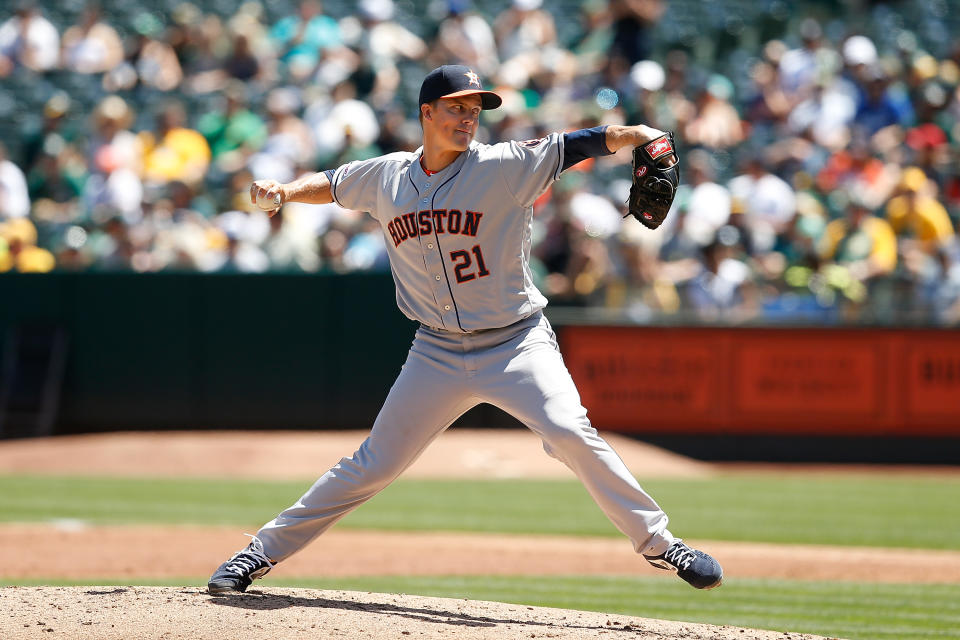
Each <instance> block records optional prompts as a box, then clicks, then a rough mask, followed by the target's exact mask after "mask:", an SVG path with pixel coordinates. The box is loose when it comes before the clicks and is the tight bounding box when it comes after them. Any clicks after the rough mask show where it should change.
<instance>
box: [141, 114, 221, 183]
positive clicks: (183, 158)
mask: <svg viewBox="0 0 960 640" xmlns="http://www.w3.org/2000/svg"><path fill="white" fill-rule="evenodd" d="M144 143H145V144H144V147H145V148H146V153H145V155H144V161H143V168H144V172H145V173H146V178H147V180H149V181H153V182H171V181H173V180H180V181H181V182H185V183H187V184H193V183H195V182H197V181H198V180H202V179H203V176H204V175H205V174H206V173H207V168H208V167H209V166H210V145H208V144H207V141H206V139H205V138H204V137H203V136H202V135H200V133H198V132H197V131H194V130H193V129H185V128H182V127H180V128H176V129H171V130H170V131H168V132H167V133H166V135H164V136H163V138H162V139H161V140H160V141H159V143H155V140H154V139H153V136H151V135H149V134H147V135H146V136H145V140H144Z"/></svg>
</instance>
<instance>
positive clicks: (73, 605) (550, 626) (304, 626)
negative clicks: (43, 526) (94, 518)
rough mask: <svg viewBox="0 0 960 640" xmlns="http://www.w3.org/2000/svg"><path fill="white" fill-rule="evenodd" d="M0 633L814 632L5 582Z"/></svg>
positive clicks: (126, 639) (375, 637) (690, 637)
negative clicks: (17, 585) (26, 584)
mask: <svg viewBox="0 0 960 640" xmlns="http://www.w3.org/2000/svg"><path fill="white" fill-rule="evenodd" d="M0 610H2V611H3V612H4V613H3V620H4V622H3V628H4V633H3V637H4V638H5V639H7V640H14V639H17V640H20V639H33V638H42V639H44V640H49V639H50V638H84V639H85V640H161V639H162V640H223V639H224V638H230V639H232V640H245V639H247V638H249V639H250V640H264V639H265V638H270V639H271V640H293V639H298V640H299V639H301V638H310V639H311V640H316V639H318V638H349V639H351V640H357V639H369V640H385V639H394V638H397V639H400V638H408V637H409V638H411V639H414V638H457V639H458V640H461V639H463V640H475V639H480V638H483V639H487V638H490V639H496V640H514V639H515V640H520V639H521V638H522V639H524V640H527V639H529V638H553V639H560V640H563V639H574V638H575V639H578V640H579V639H584V640H586V639H587V638H589V639H591V640H593V639H595V638H610V639H611V640H612V639H614V638H624V639H630V640H647V639H649V640H654V639H656V640H671V639H674V638H676V639H678V640H679V639H681V638H682V639H683V640H708V639H709V640H727V639H734V638H735V639H736V640H768V639H769V640H788V639H790V640H801V639H803V640H814V639H815V638H816V637H815V636H810V635H801V634H791V633H782V632H773V631H754V630H749V629H748V630H743V629H739V628H734V627H716V626H710V625H705V624H692V623H686V622H668V621H662V620H648V619H645V618H631V617H627V616H619V615H609V614H605V613H592V612H586V611H570V610H566V609H547V608H543V607H528V606H524V605H515V604H502V603H497V602H481V601H473V600H453V599H448V598H424V597H420V596H407V595H390V594H382V593H357V592H350V591H317V590H312V589H277V588H269V589H265V588H255V589H252V590H250V591H248V592H247V593H246V594H233V595H230V596H210V595H208V594H207V593H206V592H205V591H203V590H201V589H198V588H196V587H7V588H2V589H0Z"/></svg>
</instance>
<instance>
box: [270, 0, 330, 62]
mask: <svg viewBox="0 0 960 640" xmlns="http://www.w3.org/2000/svg"><path fill="white" fill-rule="evenodd" d="M270 40H271V41H272V42H273V43H274V47H275V48H276V50H277V51H278V53H279V57H280V60H281V61H282V62H283V63H284V65H286V67H288V68H290V69H291V70H292V73H293V75H294V76H295V77H304V76H305V75H306V74H308V73H309V72H310V71H312V70H313V69H315V68H316V66H317V64H319V62H320V58H321V57H322V56H323V55H324V53H325V52H326V51H327V50H329V49H333V48H335V47H339V46H341V45H342V43H343V39H342V37H341V35H340V25H339V24H338V23H337V21H336V20H334V19H333V18H331V17H330V16H328V15H325V14H324V13H323V4H322V3H321V2H319V0H302V1H301V2H300V5H299V10H298V12H297V14H295V15H289V16H287V17H285V18H281V19H280V20H279V21H278V22H277V23H276V24H274V25H273V27H271V29H270Z"/></svg>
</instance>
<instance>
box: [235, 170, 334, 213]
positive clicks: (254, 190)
mask: <svg viewBox="0 0 960 640" xmlns="http://www.w3.org/2000/svg"><path fill="white" fill-rule="evenodd" d="M332 175H333V172H332V171H321V172H320V173H312V174H310V175H307V176H304V177H302V178H300V179H299V180H294V181H293V182H288V183H286V184H284V183H281V182H277V181H276V180H257V181H256V182H254V183H253V184H251V185H250V202H252V203H254V204H256V205H257V206H259V207H261V208H264V209H265V208H266V207H264V206H263V203H264V202H267V203H274V204H276V205H277V206H276V208H274V209H271V210H269V213H270V215H273V214H274V213H276V212H277V211H279V210H280V205H283V204H286V203H287V202H303V203H306V204H327V203H328V202H333V195H332V194H331V193H330V177H331V176H332ZM277 195H279V196H280V200H279V201H277V200H276V199H275V198H276V197H277Z"/></svg>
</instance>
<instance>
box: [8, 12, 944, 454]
mask: <svg viewBox="0 0 960 640" xmlns="http://www.w3.org/2000/svg"><path fill="white" fill-rule="evenodd" d="M958 33H960V2H957V1H955V0H917V1H910V2H907V1H903V2H896V1H887V2H883V1H869V0H847V1H844V2H837V1H818V0H804V1H801V2H785V1H782V0H751V1H745V0H716V1H711V2H705V1H700V0H672V1H665V0H587V1H585V2H572V1H568V0H512V1H496V2H483V3H480V2H475V3H474V2H470V1H469V0H429V1H426V0H416V1H414V0H404V1H397V2H394V1H392V0H361V1H360V2H356V3H354V2H345V1H327V2H320V1H318V0H303V1H302V2H296V1H291V0H275V1H273V2H270V3H260V2H247V3H242V4H238V3H235V2H226V1H224V0H201V1H199V2H193V3H191V2H181V1H179V0H137V1H130V0H105V1H104V2H102V3H99V4H95V3H88V2H83V1H82V0H56V1H53V2H45V3H42V4H38V3H36V2H23V1H19V2H12V3H8V4H6V5H5V7H4V9H2V10H0V143H2V144H0V273H2V275H0V329H2V336H0V337H2V339H3V342H2V345H0V361H2V370H0V437H15V436H22V435H39V434H50V433H70V432H78V431H91V430H104V429H126V428H161V429H167V428H209V427H242V428H254V427H294V428H308V427H320V426H327V427H360V426H366V425H369V421H370V420H371V419H372V417H373V416H374V415H375V413H376V410H377V408H378V406H379V402H380V398H382V397H383V395H385V393H386V389H387V388H388V387H389V384H390V382H391V381H392V379H393V377H394V375H395V374H396V371H397V370H398V368H399V365H400V363H401V362H402V359H403V354H404V352H405V350H406V347H407V345H408V340H409V338H410V334H411V326H410V324H409V323H407V322H405V320H404V319H403V318H402V317H401V316H400V314H399V313H398V312H397V311H396V309H395V308H393V295H392V291H391V289H392V281H391V278H390V275H389V266H388V264H387V260H386V253H385V249H384V244H383V236H382V233H381V231H380V229H379V228H378V225H377V223H376V222H374V221H373V220H372V219H371V218H370V217H369V216H367V215H365V214H363V213H361V212H355V211H347V210H344V209H341V208H339V207H338V206H336V205H333V204H331V205H326V206H302V205H296V204H292V205H287V206H285V207H284V208H283V211H282V213H281V214H279V215H277V216H275V217H273V218H269V219H268V218H267V216H266V215H265V214H264V213H263V212H261V211H259V210H256V209H255V208H253V207H251V205H250V203H249V198H248V195H247V194H248V188H249V184H250V182H251V181H252V180H254V179H258V178H275V179H278V180H281V181H289V180H292V179H294V178H296V177H297V176H299V175H302V174H304V173H307V172H313V171H317V170H321V169H326V168H335V167H336V166H339V165H340V164H342V163H345V162H348V161H350V160H354V159H357V158H367V157H372V156H375V155H379V154H382V153H388V152H392V151H397V150H413V149H415V148H417V147H418V146H419V136H420V129H419V125H418V124H417V120H416V115H417V110H416V98H417V92H418V90H419V86H420V82H421V80H422V78H423V76H424V74H425V73H426V72H427V71H428V70H429V69H431V68H433V67H434V66H437V65H439V64H445V63H462V64H467V65H469V66H471V67H473V68H474V69H475V70H476V71H477V72H478V73H480V75H481V76H482V77H483V78H484V81H485V86H486V87H487V88H495V89H496V90H497V91H498V92H499V93H500V94H501V95H502V96H503V97H504V106H503V108H501V109H500V110H497V111H492V112H488V113H485V114H484V115H483V117H482V121H481V129H480V132H479V134H478V139H480V140H481V141H484V142H496V141H500V140H507V139H529V138H536V137H540V136H542V135H544V134H545V133H548V132H550V131H555V130H571V129H576V128H581V127H589V126H596V125H601V124H622V123H626V124H634V123H647V124H650V125H652V126H655V127H659V128H661V129H665V130H672V131H675V132H676V134H677V142H678V146H679V147H680V152H681V158H682V162H683V167H682V182H683V186H682V189H681V192H680V194H679V195H678V198H677V200H676V203H675V205H674V206H675V210H674V211H673V212H672V213H671V215H670V216H669V217H668V219H667V221H666V223H665V224H664V226H663V227H662V228H661V229H659V230H658V231H656V232H649V231H647V230H646V229H644V228H642V227H641V226H640V225H638V224H635V223H634V222H633V221H631V220H627V221H622V220H621V218H622V216H623V214H624V213H625V202H626V199H627V193H628V190H629V184H630V183H629V170H628V166H629V160H630V158H629V153H627V152H626V150H625V151H624V152H622V153H619V154H617V155H615V156H611V157H607V158H601V159H597V160H596V161H589V162H585V163H582V164H580V165H578V166H577V167H575V168H574V169H572V170H570V171H568V172H567V173H566V174H565V175H564V176H563V177H562V179H561V180H560V181H558V182H557V183H556V184H555V185H554V186H553V187H552V188H551V189H550V190H549V191H548V192H547V193H546V194H544V196H543V197H542V198H541V199H540V201H539V202H538V203H537V205H536V207H535V220H534V229H533V237H534V249H533V254H534V260H533V265H534V269H535V273H536V276H537V279H538V282H537V284H538V286H540V288H541V289H542V290H543V291H544V293H545V294H546V295H547V296H548V297H549V299H550V307H549V312H548V315H549V316H550V318H551V319H552V320H553V321H554V323H555V324H556V325H558V327H559V328H560V330H559V333H560V338H561V341H562V342H563V343H564V351H565V355H566V357H567V360H568V365H569V367H570V369H571V371H572V372H573V374H574V377H575V379H576V380H577V382H578V385H580V387H581V390H582V392H583V395H584V401H585V404H586V405H587V406H588V407H589V408H590V409H591V414H592V416H593V419H594V422H595V423H596V424H597V426H598V427H600V428H616V429H620V430H623V431H627V432H633V433H641V434H645V435H646V436H647V437H650V438H652V439H658V440H659V442H661V443H663V444H670V445H671V446H675V447H687V450H688V452H692V453H696V454H698V455H702V456H714V457H716V456H719V457H724V456H734V457H737V456H740V457H743V456H747V457H749V456H765V457H767V458H770V457H783V458H791V457H792V458H797V457H809V458H815V459H821V458H824V457H831V456H835V457H838V458H841V459H851V458H859V457H864V458H871V459H882V460H899V459H911V460H921V459H922V460H936V461H941V462H942V461H946V462H957V461H960V446H958V442H960V440H958V438H960V342H958V339H957V337H956V329H955V327H956V326H957V325H958V324H960V243H958V240H957V236H956V227H957V224H958V222H960V37H958V36H957V34H958ZM38 273H39V274H45V275H36V274H38ZM361 363H362V364H361ZM638 389H640V390H639V391H638ZM472 416H473V417H472V418H469V417H468V419H467V421H468V422H470V421H471V420H472V424H476V425H478V426H489V425H503V424H507V423H508V421H507V419H506V418H505V417H504V416H502V415H500V414H499V413H497V412H496V411H493V410H491V409H489V408H483V409H480V410H477V411H476V412H473V414H472ZM730 436H736V437H735V438H733V439H731V438H730ZM792 436H797V437H799V438H802V442H804V443H808V444H807V445H804V446H799V445H798V444H797V442H799V441H793V440H790V441H789V445H788V444H785V442H787V440H784V438H786V437H792ZM813 436H815V437H813ZM865 437H868V438H870V446H869V447H864V446H863V443H864V440H863V439H864V438H865ZM731 442H732V443H733V444H731ZM907 442H909V443H912V445H917V444H918V443H920V445H922V446H909V447H907V446H905V443H907ZM724 443H725V444H724ZM809 443H814V444H809ZM748 445H750V446H748Z"/></svg>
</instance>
